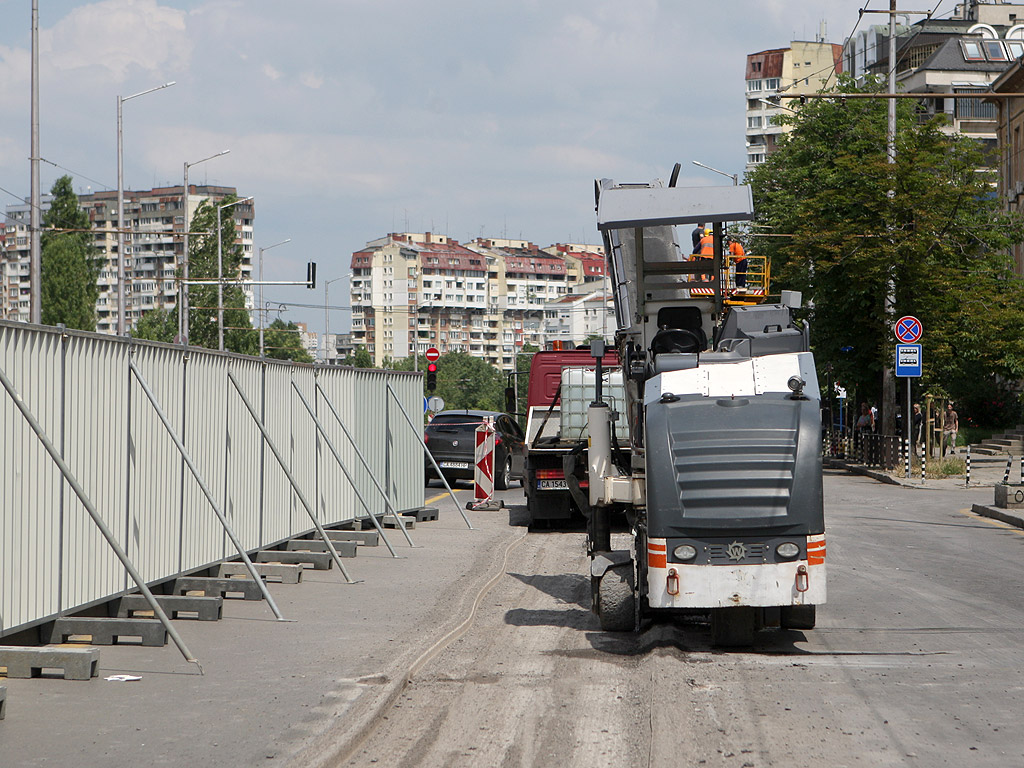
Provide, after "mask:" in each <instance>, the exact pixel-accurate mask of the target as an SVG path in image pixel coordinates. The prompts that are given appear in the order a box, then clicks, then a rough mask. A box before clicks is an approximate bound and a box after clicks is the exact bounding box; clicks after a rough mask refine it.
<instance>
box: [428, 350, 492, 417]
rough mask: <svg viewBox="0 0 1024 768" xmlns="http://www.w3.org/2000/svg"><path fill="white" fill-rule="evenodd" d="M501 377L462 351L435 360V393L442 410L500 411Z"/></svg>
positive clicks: (485, 363) (490, 366)
mask: <svg viewBox="0 0 1024 768" xmlns="http://www.w3.org/2000/svg"><path fill="white" fill-rule="evenodd" d="M504 393H505V377H504V375H503V374H502V373H501V371H499V370H498V369H497V368H495V367H494V366H493V365H491V364H490V363H488V362H486V361H484V360H481V359H480V358H478V357H472V356H471V355H468V354H466V353H465V352H449V353H448V354H447V355H442V356H441V358H440V359H439V360H438V361H437V391H436V392H434V394H435V395H437V396H439V397H441V398H442V399H443V400H444V407H445V408H446V409H449V410H450V409H458V408H478V409H480V410H485V411H502V410H504V409H505V406H504Z"/></svg>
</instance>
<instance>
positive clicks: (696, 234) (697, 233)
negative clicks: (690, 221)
mask: <svg viewBox="0 0 1024 768" xmlns="http://www.w3.org/2000/svg"><path fill="white" fill-rule="evenodd" d="M702 237H704V225H703V224H698V225H697V226H696V228H695V229H694V230H693V232H691V233H690V239H691V240H693V251H692V253H694V254H697V253H700V239H701V238H702Z"/></svg>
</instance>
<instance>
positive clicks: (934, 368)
mask: <svg viewBox="0 0 1024 768" xmlns="http://www.w3.org/2000/svg"><path fill="white" fill-rule="evenodd" d="M879 88H880V83H879V82H877V81H875V82H869V83H867V84H866V85H865V86H863V87H861V88H858V87H857V86H856V85H855V84H854V83H853V82H852V81H851V80H850V79H849V78H843V79H842V80H841V81H840V83H839V85H838V87H837V90H840V91H843V92H847V93H849V92H854V91H858V90H861V91H865V92H872V91H877V90H879ZM887 109H888V107H887V104H886V101H885V100H883V99H877V100H876V99H849V100H842V99H835V100H830V99H812V100H809V102H808V103H807V104H806V105H803V106H801V107H799V108H798V109H797V110H796V114H793V115H787V116H786V117H784V118H783V119H782V122H784V123H788V124H789V125H791V126H792V131H791V132H790V133H789V134H785V135H783V137H781V139H780V147H779V150H778V151H777V152H775V153H774V154H771V155H769V156H768V158H767V160H766V161H765V163H763V164H762V165H760V166H759V167H758V168H756V169H755V170H754V171H753V172H752V173H751V174H750V176H749V182H750V183H751V185H752V186H753V191H754V202H755V211H756V215H757V219H756V222H755V227H754V229H753V232H752V234H751V241H752V242H753V244H754V250H755V252H757V253H759V254H762V255H767V256H770V257H771V260H772V272H773V275H774V276H775V285H774V286H773V288H775V289H778V288H780V287H781V288H794V289H797V290H801V291H803V294H804V299H805V304H806V305H808V306H809V307H810V309H809V310H807V314H808V317H809V319H810V321H811V330H812V337H811V338H812V343H813V345H814V351H815V359H816V361H817V364H818V366H819V368H820V369H824V368H825V367H826V366H831V370H832V372H833V378H832V380H833V381H839V382H841V383H842V384H843V385H844V386H845V387H846V388H847V389H848V390H850V389H852V390H855V391H856V393H857V394H856V397H857V399H858V400H868V401H878V400H880V395H881V371H882V368H883V366H885V365H887V364H888V365H891V364H892V363H891V358H892V355H893V351H894V343H895V342H894V339H893V335H892V327H893V323H894V321H895V320H896V319H897V318H898V317H899V316H901V315H906V314H912V315H916V316H917V317H918V318H920V319H921V321H922V323H923V324H924V326H925V329H926V336H925V339H924V363H925V367H924V373H925V377H924V380H923V382H922V384H923V385H924V386H925V387H926V388H927V387H929V386H941V387H944V388H945V390H946V391H948V392H949V393H950V394H951V395H953V397H954V398H968V399H969V398H971V397H975V398H977V397H989V396H991V395H993V393H997V392H998V391H999V390H1000V389H1001V387H1002V386H1003V385H1002V382H1004V381H1006V380H1018V379H1020V378H1022V377H1024V336H1022V335H1021V332H1020V331H1021V323H1022V317H1021V308H1022V306H1024V304H1022V298H1024V294H1022V288H1021V282H1020V280H1019V278H1015V277H1014V276H1013V274H1012V272H1011V263H1010V259H1009V256H1008V249H1009V247H1010V246H1011V245H1012V244H1014V243H1018V242H1021V241H1024V225H1022V220H1021V218H1020V217H1019V216H1016V215H1011V214H1008V213H1005V212H1004V211H1002V210H1001V205H1000V202H999V200H998V199H997V197H996V195H995V194H994V193H993V187H992V183H993V180H994V179H993V178H992V176H991V175H990V174H988V173H982V172H979V170H978V169H979V168H981V167H983V166H984V165H985V164H986V163H985V160H984V158H983V157H982V154H981V151H980V147H979V145H978V144H977V143H975V142H974V141H973V140H970V139H967V138H964V137H962V136H959V135H949V134H947V133H945V132H944V131H943V128H944V127H945V118H944V117H942V116H940V117H937V118H934V119H931V120H923V119H922V118H921V115H920V114H919V112H918V110H917V107H916V105H915V104H914V103H912V102H911V100H901V101H900V102H897V133H896V136H897V139H896V162H895V163H893V164H890V163H889V162H888V158H887V154H886V123H887V119H886V115H887ZM890 191H892V195H891V197H890ZM764 235H770V236H769V237H766V236H764ZM888 286H891V287H892V296H893V299H894V301H893V304H892V307H891V308H887V306H886V294H887V287H888Z"/></svg>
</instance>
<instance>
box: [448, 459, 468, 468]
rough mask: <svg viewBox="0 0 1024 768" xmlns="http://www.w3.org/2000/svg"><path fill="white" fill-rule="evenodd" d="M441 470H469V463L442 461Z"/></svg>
mask: <svg viewBox="0 0 1024 768" xmlns="http://www.w3.org/2000/svg"><path fill="white" fill-rule="evenodd" d="M441 469H469V462H468V461H442V462H441Z"/></svg>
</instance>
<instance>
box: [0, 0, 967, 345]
mask: <svg viewBox="0 0 1024 768" xmlns="http://www.w3.org/2000/svg"><path fill="white" fill-rule="evenodd" d="M39 5H40V37H41V44H40V51H41V56H40V69H41V77H40V93H41V108H40V125H41V127H40V133H41V142H40V143H41V155H42V157H43V158H45V159H47V160H49V161H51V162H53V163H57V164H59V165H61V166H64V168H67V169H70V171H71V175H72V176H73V177H74V179H75V186H76V189H79V190H81V191H87V188H91V189H93V190H98V189H104V188H108V189H115V188H116V186H117V165H116V105H117V97H118V96H119V95H120V96H128V95H130V94H133V93H137V92H139V91H143V90H146V89H147V88H151V87H154V86H157V85H160V84H161V83H164V82H167V81H171V80H174V81H176V83H177V84H176V85H175V86H173V87H171V88H168V89H165V90H162V91H159V92H156V93H153V94H149V95H146V96H143V97H140V98H138V99H135V100H132V101H129V102H126V103H125V105H124V178H125V186H126V188H134V189H146V188H150V187H152V186H157V185H172V184H181V182H182V168H183V163H184V162H185V161H189V162H192V161H195V160H199V159H201V158H204V157H207V156H209V155H212V154H214V153H216V152H219V151H221V150H223V149H230V150H231V154H229V155H226V156H224V157H220V158H217V159H215V160H211V161H209V162H207V163H204V164H202V165H199V166H196V167H193V168H192V169H191V171H190V181H192V182H196V183H203V182H208V183H210V184H224V185H231V186H236V187H237V188H238V190H239V193H240V194H241V195H242V196H248V195H254V196H255V202H256V242H255V246H256V247H257V248H259V247H266V246H269V245H272V244H274V243H277V242H279V241H281V240H284V239H286V238H291V242H290V243H288V244H287V245H284V246H281V247H279V248H275V249H273V250H272V251H269V252H267V254H266V262H265V264H266V265H265V270H266V276H267V279H273V280H301V279H304V277H305V266H304V265H305V262H306V261H307V260H314V261H316V262H318V265H319V279H320V280H321V281H322V280H324V279H333V278H337V277H341V276H343V275H345V274H347V273H348V272H349V266H348V265H349V260H350V257H351V254H352V252H353V251H354V250H358V249H359V248H361V247H362V246H363V245H364V244H365V243H366V241H368V240H371V239H374V238H377V237H380V236H383V235H385V234H387V233H388V232H392V231H405V230H410V231H424V230H430V231H434V232H439V233H445V234H448V235H450V236H452V237H454V238H456V239H458V240H460V241H466V240H469V239H471V238H473V237H477V236H480V235H485V236H492V237H502V236H507V237H514V238H519V237H522V238H526V239H530V240H532V241H533V242H535V243H537V244H538V245H540V246H542V247H543V246H547V245H549V244H551V243H554V242H565V241H572V242H580V241H583V242H599V238H598V236H597V233H596V229H595V227H594V213H593V180H594V179H595V178H597V177H610V178H615V179H618V180H629V181H647V180H650V179H652V178H655V177H660V178H667V177H668V174H669V172H670V170H671V167H672V164H673V163H675V162H677V161H678V162H681V163H683V171H682V176H681V178H680V182H679V183H680V185H691V186H697V185H706V184H718V183H722V182H724V183H728V181H727V180H726V179H724V178H722V177H719V176H716V175H715V174H712V173H710V172H708V171H704V170H702V169H700V168H697V167H696V166H694V165H692V164H691V162H690V161H691V160H700V161H701V162H704V163H706V164H708V165H711V166H714V167H716V168H719V169H721V170H723V171H728V172H730V173H737V172H738V173H742V170H743V164H744V161H745V147H744V115H743V110H744V94H743V74H744V64H745V56H746V54H747V53H751V52H754V51H758V50H762V49H765V48H775V47H785V46H787V45H788V43H789V41H790V40H793V39H804V40H806V39H812V40H813V39H814V37H815V35H816V34H817V32H818V29H819V24H820V22H821V21H823V20H824V21H826V22H827V33H828V39H829V40H830V41H832V42H841V41H842V39H843V37H845V36H846V35H848V34H849V33H850V31H851V30H852V29H853V27H854V25H855V24H856V23H857V11H858V8H860V7H862V6H864V5H865V3H864V2H863V0H859V1H858V2H849V1H847V2H841V1H840V0H717V1H716V2H699V3H698V2H693V1H692V0H676V1H675V2H667V1H662V2H658V1H657V0H633V2H630V3H624V2H621V0H620V1H614V0H587V1H586V2H584V1H583V0H556V1H555V2H552V1H551V0H544V1H543V2H542V1H541V0H519V1H518V2H511V3H508V2H506V3H495V2H489V1H487V0H433V1H432V2H429V3H428V2H411V1H410V0H406V1H405V2H397V1H395V0H295V1H294V2H289V3H282V2H279V1H274V2H270V1H267V0H245V1H244V2H242V1H241V0H102V1H101V2H93V3H88V2H75V1H73V0H39ZM882 5H883V3H881V2H880V0H874V3H873V4H872V6H878V7H881V6H882ZM929 5H931V3H929ZM944 5H946V6H949V8H945V9H944V10H946V11H948V10H951V7H952V3H950V2H946V3H944ZM0 10H2V12H3V17H2V18H3V24H2V25H0V104H3V109H2V110H0V187H3V188H4V189H6V190H9V191H10V192H13V193H15V194H16V195H18V196H19V197H23V196H27V195H28V193H29V162H28V156H29V154H30V152H29V149H30V143H29V139H30V130H29V105H30V101H29V99H30V83H29V74H30V56H29V49H30V40H31V36H30V21H31V2H30V0H19V1H18V2H15V0H6V1H5V2H0ZM942 12H943V9H940V14H941V13H942ZM882 18H883V17H881V16H872V17H870V19H866V20H865V21H864V22H862V23H864V24H866V23H878V22H879V21H880V20H881V19H882ZM63 173H65V171H64V170H61V169H59V168H55V167H53V166H52V165H45V164H44V165H43V172H42V186H43V189H44V190H49V187H50V185H51V184H52V183H53V181H54V180H55V179H56V178H57V177H58V176H60V175H62V174H63ZM0 201H3V203H4V205H6V204H8V203H12V202H17V201H16V200H15V199H14V198H12V197H11V196H10V195H9V194H6V193H0ZM330 290H331V295H330V299H331V302H330V303H331V304H332V305H339V306H341V305H346V304H347V303H348V297H347V286H346V283H345V281H339V282H338V283H336V284H334V285H332V286H331V289H330ZM266 291H267V298H268V299H272V300H275V301H280V302H283V303H285V304H290V309H289V310H288V311H287V312H285V313H284V314H283V317H284V318H285V319H289V320H297V321H306V322H308V323H309V325H310V327H311V329H312V330H315V331H321V330H322V329H323V328H322V326H323V311H322V309H320V310H317V309H312V308H300V307H297V306H295V305H296V304H301V303H307V304H317V305H320V306H322V303H323V290H322V288H318V289H317V290H316V291H315V292H310V291H306V290H304V289H299V288H296V289H292V288H268V289H266ZM347 324H348V315H347V313H346V312H342V311H336V312H333V313H332V318H331V326H332V330H335V331H337V330H342V329H343V328H345V327H347Z"/></svg>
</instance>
